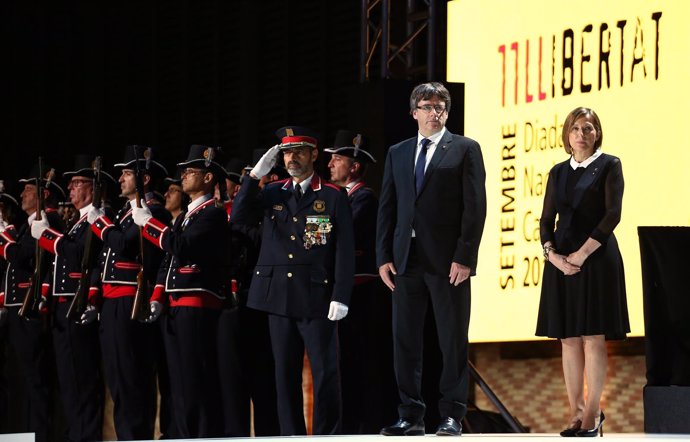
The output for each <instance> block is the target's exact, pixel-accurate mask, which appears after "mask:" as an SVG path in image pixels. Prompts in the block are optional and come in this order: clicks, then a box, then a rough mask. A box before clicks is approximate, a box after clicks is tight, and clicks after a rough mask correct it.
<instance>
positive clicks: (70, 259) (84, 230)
mask: <svg viewBox="0 0 690 442" xmlns="http://www.w3.org/2000/svg"><path fill="white" fill-rule="evenodd" d="M92 207H93V206H92V205H91V204H89V205H88V206H86V207H83V208H81V209H80V210H79V213H80V215H81V216H80V218H79V220H78V221H77V222H76V224H74V225H73V226H72V228H71V229H69V231H67V233H65V234H62V233H60V232H58V231H57V230H55V229H54V228H52V227H50V228H48V229H46V230H45V231H44V232H43V234H42V235H41V237H40V238H39V240H38V244H39V245H40V246H41V247H42V248H43V249H44V250H47V251H48V252H50V253H53V254H54V255H55V261H54V265H53V281H52V287H53V295H55V296H63V297H65V296H74V295H75V293H76V292H77V288H78V286H79V279H80V278H81V271H82V268H81V265H82V257H83V256H84V247H85V246H86V238H87V236H88V232H89V230H90V228H91V225H90V224H89V222H88V221H87V220H86V214H87V213H88V212H89V210H90V209H91V208H92ZM104 210H107V209H104ZM108 212H109V210H108V211H107V212H106V213H108ZM111 216H112V215H111ZM91 241H92V243H91V246H92V247H94V250H101V248H102V247H103V242H102V241H101V240H100V239H99V238H98V237H96V236H95V235H94V237H92V239H91ZM97 257H98V256H97V254H94V262H92V263H89V266H91V267H94V266H95V264H96V262H95V261H96V259H97Z"/></svg>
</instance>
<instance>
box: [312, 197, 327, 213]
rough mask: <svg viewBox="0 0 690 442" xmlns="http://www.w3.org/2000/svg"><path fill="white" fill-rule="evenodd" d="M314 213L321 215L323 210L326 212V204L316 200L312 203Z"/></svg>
mask: <svg viewBox="0 0 690 442" xmlns="http://www.w3.org/2000/svg"><path fill="white" fill-rule="evenodd" d="M313 208H314V212H318V213H322V212H323V211H324V210H326V202H325V201H322V200H316V201H314V206H313Z"/></svg>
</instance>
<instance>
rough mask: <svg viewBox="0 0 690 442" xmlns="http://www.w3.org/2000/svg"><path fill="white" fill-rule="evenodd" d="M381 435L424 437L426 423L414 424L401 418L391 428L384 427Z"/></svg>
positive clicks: (418, 422)
mask: <svg viewBox="0 0 690 442" xmlns="http://www.w3.org/2000/svg"><path fill="white" fill-rule="evenodd" d="M381 434H382V435H384V436H424V421H417V422H412V421H410V420H407V419H403V418H400V419H398V421H397V422H396V423H394V424H393V425H391V426H390V427H383V428H382V429H381Z"/></svg>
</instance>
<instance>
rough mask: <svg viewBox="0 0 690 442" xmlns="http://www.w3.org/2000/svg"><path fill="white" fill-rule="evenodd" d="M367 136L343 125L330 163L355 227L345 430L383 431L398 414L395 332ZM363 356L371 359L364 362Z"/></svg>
mask: <svg viewBox="0 0 690 442" xmlns="http://www.w3.org/2000/svg"><path fill="white" fill-rule="evenodd" d="M365 149H369V143H368V140H367V138H366V137H365V136H364V135H362V134H359V133H356V132H352V131H349V130H339V131H338V132H337V133H336V135H335V141H334V142H333V147H332V148H329V149H324V152H328V153H330V154H331V159H330V161H329V162H328V168H329V170H330V172H331V182H333V183H334V184H337V185H338V186H341V187H344V188H345V189H346V190H347V197H348V200H349V201H350V207H351V208H352V221H353V224H354V231H355V286H354V288H353V290H352V298H351V300H350V314H349V315H348V316H347V318H345V319H344V320H342V321H341V323H340V325H339V326H338V337H339V339H340V350H341V357H340V368H341V371H342V377H341V379H342V386H343V433H345V434H365V433H378V431H379V429H380V428H381V426H382V425H383V424H384V423H385V422H387V421H388V420H389V419H392V418H394V417H395V415H392V413H391V410H393V407H394V406H395V404H396V388H395V383H394V381H393V379H394V373H393V353H392V345H393V341H392V339H393V337H392V334H391V300H390V292H389V291H388V290H387V288H386V286H385V285H384V284H383V282H381V280H380V279H379V277H378V270H377V268H376V212H377V210H378V199H377V198H376V195H375V194H374V191H373V190H372V189H371V188H369V187H367V185H366V182H365V180H364V176H365V174H366V171H367V168H368V167H369V165H371V164H373V163H376V160H375V159H374V157H373V155H371V154H370V153H369V152H368V151H367V150H365ZM362 361H368V363H367V364H362Z"/></svg>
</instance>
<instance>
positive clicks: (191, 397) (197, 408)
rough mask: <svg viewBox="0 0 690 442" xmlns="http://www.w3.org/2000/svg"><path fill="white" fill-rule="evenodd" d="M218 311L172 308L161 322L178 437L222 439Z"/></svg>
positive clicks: (197, 308)
mask: <svg viewBox="0 0 690 442" xmlns="http://www.w3.org/2000/svg"><path fill="white" fill-rule="evenodd" d="M219 315H220V310H215V309H210V308H202V307H172V308H170V310H169V311H168V314H167V315H164V316H163V317H161V318H160V319H162V320H163V340H164V342H165V352H166V357H167V363H168V373H169V375H170V393H171V396H172V405H173V407H172V408H173V410H172V414H173V416H174V421H175V423H176V424H177V425H176V426H177V432H176V433H177V434H176V435H177V437H179V438H193V437H222V436H223V417H222V416H223V409H222V406H223V404H222V399H221V394H220V388H219V386H220V380H219V377H218V357H217V351H218V348H217V333H218V317H219Z"/></svg>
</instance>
